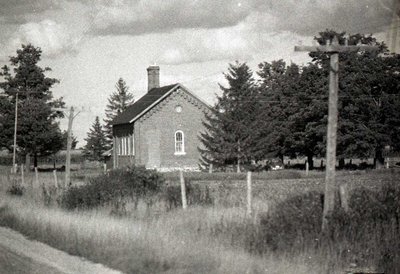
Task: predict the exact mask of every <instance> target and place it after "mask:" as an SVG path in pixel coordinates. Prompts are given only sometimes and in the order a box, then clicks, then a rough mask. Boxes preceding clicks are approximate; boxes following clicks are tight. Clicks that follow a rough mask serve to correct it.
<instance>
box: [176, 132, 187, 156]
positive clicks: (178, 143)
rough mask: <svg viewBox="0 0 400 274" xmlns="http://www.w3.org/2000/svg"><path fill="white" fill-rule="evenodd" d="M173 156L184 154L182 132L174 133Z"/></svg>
mask: <svg viewBox="0 0 400 274" xmlns="http://www.w3.org/2000/svg"><path fill="white" fill-rule="evenodd" d="M175 154H185V136H184V135H183V131H182V130H178V131H176V132H175Z"/></svg>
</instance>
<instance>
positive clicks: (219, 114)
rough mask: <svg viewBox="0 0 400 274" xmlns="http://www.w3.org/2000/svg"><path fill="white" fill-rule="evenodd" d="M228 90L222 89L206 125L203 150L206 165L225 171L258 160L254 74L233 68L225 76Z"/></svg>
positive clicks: (244, 68) (237, 66)
mask: <svg viewBox="0 0 400 274" xmlns="http://www.w3.org/2000/svg"><path fill="white" fill-rule="evenodd" d="M224 75H225V79H226V80H227V81H228V85H229V86H228V87H224V86H222V85H220V88H221V90H222V92H223V93H222V95H221V96H220V97H218V98H217V99H218V102H217V104H216V105H215V106H214V107H213V109H212V111H211V113H210V114H208V115H206V120H205V121H204V122H203V124H204V126H205V128H206V132H204V133H203V134H201V137H200V139H201V142H202V143H203V146H204V149H200V153H201V155H202V164H203V165H205V166H208V165H210V164H213V165H214V166H215V167H223V166H224V165H227V164H236V165H237V170H238V172H239V171H240V165H241V164H250V163H251V162H252V160H256V158H255V154H256V152H257V147H256V146H255V144H256V136H257V135H258V131H257V129H256V128H254V127H253V125H254V121H255V120H256V119H257V117H256V114H257V113H256V109H257V106H256V105H257V97H258V95H257V94H258V93H257V90H256V89H255V87H254V79H253V75H252V71H251V70H250V69H249V67H248V66H247V65H246V63H243V64H241V63H239V62H236V63H235V64H230V65H229V68H228V73H226V74H224Z"/></svg>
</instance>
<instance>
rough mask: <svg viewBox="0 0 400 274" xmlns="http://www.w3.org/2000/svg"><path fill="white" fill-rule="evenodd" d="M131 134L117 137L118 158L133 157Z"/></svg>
mask: <svg viewBox="0 0 400 274" xmlns="http://www.w3.org/2000/svg"><path fill="white" fill-rule="evenodd" d="M133 138H134V137H133V134H132V135H128V136H123V137H119V138H118V139H117V142H116V144H117V152H118V153H117V155H118V156H134V155H135V147H134V144H135V143H134V139H133Z"/></svg>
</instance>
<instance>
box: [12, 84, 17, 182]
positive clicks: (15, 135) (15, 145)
mask: <svg viewBox="0 0 400 274" xmlns="http://www.w3.org/2000/svg"><path fill="white" fill-rule="evenodd" d="M17 126H18V91H17V92H16V94H15V122H14V146H13V168H12V171H13V173H14V174H15V173H17V170H16V168H15V154H16V149H17Z"/></svg>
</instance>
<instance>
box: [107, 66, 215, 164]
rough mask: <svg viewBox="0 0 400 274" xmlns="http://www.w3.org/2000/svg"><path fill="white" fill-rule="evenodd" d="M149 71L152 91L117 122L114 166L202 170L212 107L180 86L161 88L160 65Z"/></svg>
mask: <svg viewBox="0 0 400 274" xmlns="http://www.w3.org/2000/svg"><path fill="white" fill-rule="evenodd" d="M147 72H148V92H147V93H146V94H145V95H144V96H143V97H142V98H140V99H139V100H138V101H136V102H135V103H134V104H132V105H131V106H129V107H128V108H127V110H126V111H124V112H122V113H120V114H119V115H118V116H117V117H116V118H115V119H114V121H113V136H114V138H113V139H114V140H113V141H114V146H113V148H114V149H113V154H112V159H113V167H114V168H117V167H123V166H127V165H144V166H145V167H147V168H155V169H158V170H161V171H166V170H174V169H180V168H184V169H198V167H199V158H200V153H199V151H198V147H199V146H200V145H201V142H200V140H199V134H200V132H202V131H203V130H204V126H203V125H202V120H203V119H204V115H205V113H206V112H207V111H208V110H209V107H208V105H207V104H206V103H204V102H203V101H201V100H200V99H199V98H197V97H196V96H195V95H193V93H191V92H190V91H189V90H188V89H187V88H185V87H184V86H183V85H181V84H179V83H177V84H173V85H168V86H163V87H160V81H159V77H160V76H159V75H160V69H159V67H158V66H150V67H149V68H148V69H147Z"/></svg>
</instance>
